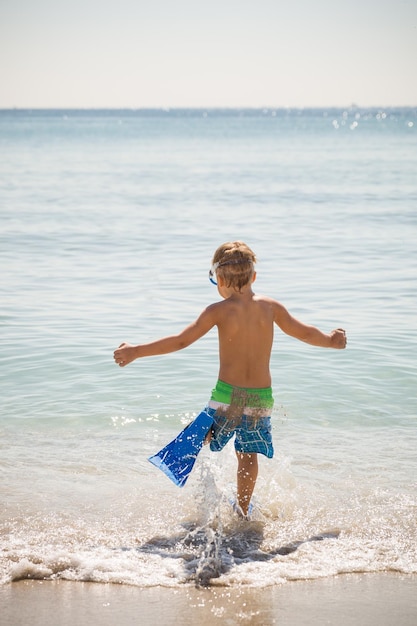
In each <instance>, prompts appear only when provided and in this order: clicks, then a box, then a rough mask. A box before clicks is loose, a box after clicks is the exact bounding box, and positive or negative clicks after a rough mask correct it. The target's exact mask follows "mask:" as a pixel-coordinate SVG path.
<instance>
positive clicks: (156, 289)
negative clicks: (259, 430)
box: [0, 108, 417, 587]
mask: <svg viewBox="0 0 417 626" xmlns="http://www.w3.org/2000/svg"><path fill="white" fill-rule="evenodd" d="M416 129H417V111H416V109H396V110H393V109H392V110H382V109H381V110H377V109H372V110H362V109H359V108H351V109H346V110H341V109H337V110H336V109H334V110H332V109H327V110H325V109H323V110H267V109H266V110H224V111H222V110H207V111H205V110H193V111H189V110H172V111H170V110H158V111H157V110H149V111H145V110H138V111H133V110H129V111H127V110H120V111H115V110H112V111H88V110H86V111H72V110H69V111H62V110H59V111H56V110H49V111H38V110H37V111H24V110H14V111H5V110H4V111H1V112H0V154H1V157H0V217H1V224H0V228H1V235H0V259H1V281H0V296H1V300H0V301H1V308H0V315H1V354H0V368H1V371H0V376H1V386H2V402H1V415H0V437H1V439H0V471H1V478H0V480H1V483H0V497H1V507H0V530H1V538H0V542H1V555H0V564H1V565H0V567H1V570H0V571H1V581H2V582H3V583H7V582H9V581H13V580H19V579H22V578H40V579H44V578H45V579H57V578H58V579H59V578H60V579H66V580H74V581H77V580H78V581H81V580H82V581H97V582H117V583H125V584H134V585H138V586H155V585H165V586H170V587H180V586H183V585H200V584H205V585H210V584H211V585H213V584H215V585H223V586H235V585H247V586H252V587H256V586H265V585H275V584H281V583H283V582H285V581H288V580H294V579H314V578H318V577H326V576H334V575H336V574H339V573H342V572H378V571H386V570H392V571H398V572H403V573H412V572H413V573H415V572H417V521H416V511H417V510H416V507H417V482H416V481H417V478H416V477H417V454H416V450H417V423H416V416H417V399H416V395H417V393H416V391H417V385H416V375H417V361H416V359H417V357H416V355H417V334H416V330H417V315H416V295H417V286H416V279H417V271H416V270H417V256H416V237H417V228H416V226H417V176H416V164H417V135H416ZM236 239H242V240H244V241H246V242H247V243H248V244H249V245H250V246H251V247H252V248H253V250H254V251H255V252H256V254H257V256H258V264H257V271H258V277H257V280H256V283H255V288H256V291H258V292H259V293H265V294H268V295H270V296H273V297H275V298H276V299H278V300H279V301H281V302H282V303H283V304H284V305H285V306H286V307H287V308H288V309H289V310H290V312H291V313H292V314H293V315H295V316H296V317H298V318H299V319H301V320H302V321H304V322H306V323H310V324H314V325H317V326H319V327H320V328H321V329H323V330H325V331H330V330H332V329H333V328H336V327H342V328H345V329H346V332H347V337H348V346H347V349H346V350H344V351H336V350H324V349H319V348H314V347H311V346H309V345H307V344H303V343H300V342H297V341H296V340H294V339H292V338H290V337H288V336H286V335H284V334H283V333H282V332H281V331H280V330H279V329H278V328H277V330H276V335H275V341H274V348H273V354H272V360H271V372H272V377H273V388H274V396H275V408H274V411H273V416H272V422H273V438H274V445H275V456H274V458H273V459H272V460H267V459H264V458H261V459H260V474H259V480H258V483H257V486H256V491H255V495H254V505H255V508H254V513H253V519H252V521H250V522H242V521H241V520H239V519H238V518H237V517H236V516H235V514H234V513H233V510H232V507H231V506H230V502H229V501H230V499H232V498H233V497H234V493H235V471H236V460H235V457H234V451H233V445H232V444H230V445H229V446H228V447H227V448H226V449H225V450H224V451H223V452H221V453H218V454H214V453H210V451H209V450H207V449H203V451H202V452H201V453H200V456H199V458H198V459H197V463H196V467H195V469H194V471H193V473H192V475H191V477H190V479H189V481H188V483H187V484H186V486H185V487H184V488H183V489H179V488H177V487H176V486H175V485H174V484H173V483H171V482H170V481H169V480H168V478H167V477H166V476H165V475H164V474H163V473H162V472H160V471H159V470H157V469H156V468H155V467H153V466H152V465H151V464H150V463H149V462H148V461H147V458H148V457H149V456H150V455H151V454H154V453H155V452H156V451H157V450H159V449H160V448H161V447H162V446H163V445H165V444H166V443H167V442H168V441H169V440H171V439H172V438H173V437H174V436H175V435H176V434H177V433H178V432H179V431H180V430H181V429H182V428H183V427H184V425H185V424H187V423H188V422H189V421H190V420H191V419H192V418H193V417H194V416H195V415H196V414H197V413H198V412H199V411H200V410H201V409H202V408H203V407H204V406H205V403H206V401H207V400H208V398H209V394H210V391H211V389H212V387H213V386H214V384H215V382H216V379H217V368H218V361H217V358H218V357H217V337H216V332H215V331H211V332H210V333H208V335H207V336H205V337H204V338H203V339H201V340H200V341H199V342H198V343H196V344H194V345H192V346H190V347H189V348H187V349H186V350H184V351H182V352H178V353H174V354H170V355H165V356H161V357H153V358H149V359H144V360H140V361H136V362H134V363H133V364H131V365H129V366H128V367H127V368H123V369H120V368H118V367H117V366H116V365H115V364H114V362H113V359H112V353H113V350H114V349H115V348H116V347H117V346H118V345H119V344H120V343H121V342H122V341H130V342H133V343H140V342H146V341H150V340H152V339H154V338H158V337H161V336H164V335H167V334H171V333H176V332H178V331H179V330H181V329H182V328H183V327H184V326H185V325H187V324H188V323H190V322H191V321H192V320H193V319H194V318H195V317H196V316H197V315H198V314H199V312H200V311H201V310H202V309H203V308H204V307H205V306H207V305H208V304H209V303H211V302H213V301H215V300H217V299H218V298H219V296H218V294H217V291H216V288H215V287H214V286H213V285H211V284H210V282H209V280H208V270H209V267H210V262H211V258H212V254H213V252H214V250H215V249H216V248H217V246H218V245H219V244H221V243H222V242H224V241H227V240H236Z"/></svg>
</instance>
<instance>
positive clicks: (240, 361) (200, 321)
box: [114, 241, 346, 517]
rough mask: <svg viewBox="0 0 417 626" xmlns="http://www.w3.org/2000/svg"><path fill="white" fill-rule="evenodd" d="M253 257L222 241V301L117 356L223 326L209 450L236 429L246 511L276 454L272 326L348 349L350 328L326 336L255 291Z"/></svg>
mask: <svg viewBox="0 0 417 626" xmlns="http://www.w3.org/2000/svg"><path fill="white" fill-rule="evenodd" d="M255 263H256V257H255V254H254V253H253V252H252V250H251V249H250V248H249V247H248V246H247V245H246V244H245V243H243V242H241V241H235V242H227V243H224V244H223V245H221V246H220V247H219V248H218V249H217V250H216V252H215V253H214V257H213V261H212V269H211V270H210V272H209V278H210V280H211V282H213V283H214V284H215V285H217V289H218V292H219V294H220V295H221V297H222V298H223V300H221V301H220V302H215V303H214V304H212V305H210V306H208V307H207V308H206V309H204V311H203V312H202V313H201V314H200V316H199V317H198V318H197V319H196V320H195V321H194V322H192V323H191V324H190V325H189V326H187V327H186V328H185V329H184V330H182V331H181V332H180V333H179V334H177V335H171V336H169V337H164V338H162V339H159V340H157V341H153V342H151V343H147V344H143V345H137V346H133V345H130V344H128V343H122V344H121V345H120V346H119V348H118V349H117V350H115V352H114V360H115V361H116V363H117V364H118V365H119V366H120V367H124V366H125V365H128V364H129V363H131V362H132V361H133V360H135V359H137V358H141V357H145V356H153V355H159V354H166V353H168V352H174V351H176V350H182V349H183V348H186V347H187V346H189V345H190V344H192V343H194V342H195V341H197V339H200V337H202V336H203V335H205V334H206V333H207V332H208V331H209V330H210V329H211V328H213V326H217V330H218V337H219V357H220V359H219V360H220V367H219V379H218V382H217V384H216V387H215V388H214V389H213V392H212V395H211V399H210V402H209V404H208V408H207V411H208V412H209V413H210V415H212V416H213V419H214V423H213V427H212V430H211V433H209V436H208V438H207V442H210V449H211V450H213V451H219V450H221V449H222V448H223V447H224V446H225V445H226V443H227V442H228V441H229V440H230V438H231V437H232V436H233V435H235V450H236V455H237V460H238V468H237V502H238V505H239V508H240V511H241V513H242V514H243V516H244V517H247V516H248V509H249V504H250V501H251V497H252V493H253V490H254V488H255V483H256V479H257V476H258V457H257V455H258V453H260V454H264V455H265V456H267V457H268V458H271V457H272V456H273V446H272V437H271V424H270V416H271V411H272V407H273V403H274V401H273V397H272V389H271V374H270V371H269V362H270V356H271V349H272V341H273V334H274V324H277V326H279V328H280V329H281V330H282V331H283V332H284V333H286V334H287V335H291V336H292V337H295V338H296V339H299V340H301V341H305V342H306V343H309V344H311V345H313V346H320V347H323V348H338V349H342V348H345V347H346V334H345V331H344V330H342V329H340V328H339V329H337V330H333V331H332V332H331V333H329V334H325V333H323V332H321V331H320V330H319V329H318V328H316V327H314V326H307V325H305V324H303V323H302V322H300V321H298V320H297V319H295V318H294V317H292V315H290V313H289V312H288V311H287V310H286V309H285V307H284V306H283V305H282V304H280V303H279V302H277V301H276V300H273V299H272V298H268V297H266V296H259V295H257V294H255V293H254V292H253V290H252V284H253V282H254V281H255V279H256V272H255ZM214 276H215V277H216V279H217V280H216V279H215V278H214ZM238 511H239V509H238Z"/></svg>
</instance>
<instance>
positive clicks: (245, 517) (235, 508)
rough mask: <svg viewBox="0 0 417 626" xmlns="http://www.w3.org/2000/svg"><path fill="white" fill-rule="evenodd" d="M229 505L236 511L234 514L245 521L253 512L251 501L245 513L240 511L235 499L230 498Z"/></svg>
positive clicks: (248, 519)
mask: <svg viewBox="0 0 417 626" xmlns="http://www.w3.org/2000/svg"><path fill="white" fill-rule="evenodd" d="M231 505H232V508H233V512H234V513H236V515H237V516H238V517H239V518H240V519H244V520H246V521H247V522H249V521H250V518H251V515H252V513H253V504H252V502H250V503H249V507H248V512H247V514H246V515H245V513H244V512H243V511H242V509H241V507H240V506H239V504H238V503H237V502H236V500H232V501H231Z"/></svg>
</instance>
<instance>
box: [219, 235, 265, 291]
mask: <svg viewBox="0 0 417 626" xmlns="http://www.w3.org/2000/svg"><path fill="white" fill-rule="evenodd" d="M255 263H256V256H255V253H254V252H253V251H252V250H251V249H250V248H249V246H247V245H246V244H245V243H243V241H228V242H226V243H223V244H222V245H221V246H219V247H218V248H217V250H216V252H215V253H214V256H213V261H212V264H213V266H214V268H213V269H214V270H215V272H216V275H217V277H220V278H222V279H223V280H224V283H225V286H226V287H233V289H235V290H236V291H240V290H241V289H242V287H244V286H245V285H247V284H248V283H250V282H252V278H253V276H254V274H255V266H254V264H255Z"/></svg>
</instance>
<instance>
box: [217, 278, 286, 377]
mask: <svg viewBox="0 0 417 626" xmlns="http://www.w3.org/2000/svg"><path fill="white" fill-rule="evenodd" d="M213 309H214V310H213V313H214V314H215V318H216V325H217V328H218V333H219V353H220V369H219V378H220V380H222V381H224V382H226V383H229V384H230V385H234V386H237V387H252V388H263V387H270V385H271V374H270V371H269V361H270V356H271V349H272V341H273V336H274V307H273V304H272V301H271V300H269V299H268V298H264V297H262V296H257V295H256V294H254V293H253V292H252V291H251V290H250V291H248V292H246V293H244V294H237V295H236V297H234V296H232V297H230V298H227V299H226V300H224V301H222V302H218V303H216V304H215V305H213Z"/></svg>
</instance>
